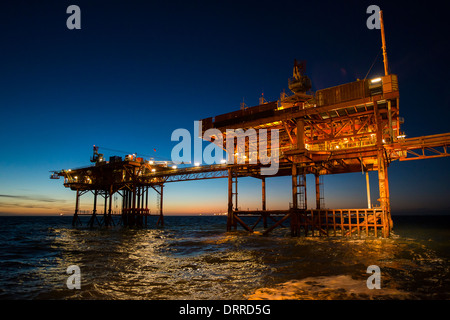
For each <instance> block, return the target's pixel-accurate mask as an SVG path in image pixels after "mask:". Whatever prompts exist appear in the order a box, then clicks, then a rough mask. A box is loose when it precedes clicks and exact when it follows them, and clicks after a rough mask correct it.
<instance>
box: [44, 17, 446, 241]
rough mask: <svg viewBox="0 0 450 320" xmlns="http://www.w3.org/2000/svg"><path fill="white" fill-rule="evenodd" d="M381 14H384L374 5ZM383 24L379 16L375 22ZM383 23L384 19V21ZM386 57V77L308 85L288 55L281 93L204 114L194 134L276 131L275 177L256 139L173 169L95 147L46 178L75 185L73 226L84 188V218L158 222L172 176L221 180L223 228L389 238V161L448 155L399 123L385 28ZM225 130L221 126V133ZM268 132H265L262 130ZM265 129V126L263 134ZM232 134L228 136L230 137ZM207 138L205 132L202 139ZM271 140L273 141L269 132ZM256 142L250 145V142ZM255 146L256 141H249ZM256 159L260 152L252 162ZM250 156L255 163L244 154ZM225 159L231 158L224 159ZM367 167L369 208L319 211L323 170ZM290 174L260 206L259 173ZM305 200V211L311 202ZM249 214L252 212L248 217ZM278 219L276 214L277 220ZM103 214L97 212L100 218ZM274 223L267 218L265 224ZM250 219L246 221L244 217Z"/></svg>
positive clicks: (437, 141) (436, 139)
mask: <svg viewBox="0 0 450 320" xmlns="http://www.w3.org/2000/svg"><path fill="white" fill-rule="evenodd" d="M381 18H382V13H381ZM381 22H382V20H381ZM383 28H384V27H383ZM382 40H383V56H384V62H385V75H384V76H382V77H380V78H376V79H371V80H368V79H365V80H358V81H355V82H352V83H347V84H343V85H340V86H336V87H332V88H326V89H322V90H318V91H316V92H315V93H313V92H311V90H310V89H311V83H310V80H309V78H308V77H307V76H306V75H305V74H304V70H305V67H304V63H297V61H295V63H294V71H293V77H292V78H290V79H289V89H290V90H291V91H292V92H293V94H292V95H290V96H288V95H286V94H285V93H283V94H281V96H280V99H279V100H277V101H273V102H265V100H264V99H261V101H260V102H261V103H260V104H259V105H258V106H255V107H249V108H247V107H245V105H243V106H242V108H241V110H238V111H234V112H230V113H226V114H222V115H218V116H215V117H210V118H206V119H203V120H202V122H201V123H202V126H201V132H200V133H199V134H201V137H202V138H203V137H204V136H203V134H204V133H205V131H206V130H208V129H217V130H218V131H220V133H221V134H222V136H223V143H224V144H225V142H226V140H227V134H230V132H231V131H230V129H242V130H243V132H247V133H248V132H250V131H251V130H250V129H255V131H253V132H256V135H258V133H257V132H258V129H277V130H278V133H279V146H278V147H277V148H275V147H273V146H269V152H270V153H271V154H272V155H273V154H276V155H277V157H276V158H277V160H276V161H278V162H277V164H278V166H279V169H278V171H277V173H276V174H275V175H271V176H264V175H261V168H262V167H264V165H262V164H261V162H260V161H259V160H260V159H259V158H258V154H256V155H255V154H252V153H251V152H249V150H259V148H261V146H260V145H259V144H258V141H259V140H258V139H250V137H249V138H247V139H246V140H245V150H246V151H245V152H238V151H240V150H237V149H236V148H235V149H234V154H230V153H229V154H228V156H229V157H234V160H235V161H233V162H232V163H231V161H228V163H223V164H215V165H207V166H204V165H202V166H193V167H188V168H176V167H172V166H171V165H170V164H168V163H167V162H155V161H147V160H144V159H142V158H136V157H135V156H134V155H128V156H126V157H125V159H123V160H122V158H121V157H111V158H110V160H109V161H105V159H103V155H102V154H100V153H98V147H95V146H94V155H93V157H92V159H91V161H92V162H93V163H94V164H93V165H91V166H87V167H83V168H78V169H72V170H61V171H55V172H54V174H53V175H52V178H59V177H64V186H65V187H68V188H70V189H72V190H75V191H76V202H75V213H74V217H73V225H76V224H78V223H80V220H79V215H80V214H81V212H80V210H79V203H80V197H81V195H83V194H85V193H86V192H92V193H93V194H94V205H93V210H92V212H89V213H88V214H89V215H90V216H91V218H90V220H89V222H88V225H90V226H93V225H94V224H95V223H97V224H99V225H105V226H109V225H112V224H114V219H113V216H116V215H118V216H120V217H121V219H120V220H119V221H120V222H121V223H122V224H123V225H125V226H141V225H144V224H145V225H147V217H149V216H152V215H156V216H157V217H158V219H157V225H164V216H163V189H164V184H165V183H169V182H177V181H188V180H201V179H214V178H227V179H228V209H227V230H232V229H233V228H234V229H236V228H237V224H240V225H241V226H242V227H243V228H244V229H245V230H247V231H249V232H253V230H254V229H255V227H256V226H257V225H258V223H259V222H260V221H261V220H262V221H263V224H264V229H265V230H264V232H263V234H268V233H269V232H271V231H272V230H273V229H274V228H276V227H278V226H282V225H283V223H285V222H287V221H289V223H290V229H291V234H292V235H293V236H298V235H305V236H315V235H338V234H339V235H344V236H345V235H353V234H358V235H361V234H365V235H367V236H369V235H370V236H371V235H374V236H379V235H381V236H382V237H388V236H389V234H390V230H391V229H392V227H393V222H392V218H391V207H390V194H389V180H388V167H389V164H390V163H391V162H392V161H395V160H399V161H407V160H419V159H428V158H436V157H445V156H449V155H450V154H449V153H448V146H449V145H450V133H447V134H439V135H432V136H422V137H418V138H408V139H407V138H405V134H404V133H403V132H402V131H401V128H400V125H401V124H402V123H403V119H402V118H401V117H400V112H399V87H398V78H397V76H396V75H395V74H389V73H388V67H387V56H386V46H385V40H384V33H382ZM227 130H228V131H227ZM267 132H268V133H270V130H267ZM269 136H270V134H269ZM229 138H230V139H233V141H234V140H235V139H236V137H235V135H234V136H233V135H232V136H230V137H229ZM207 140H208V141H213V140H212V139H207ZM268 140H269V141H270V139H268ZM252 144H256V145H252ZM252 147H253V148H254V149H252ZM255 157H256V158H257V159H256V161H255ZM252 158H253V161H250V159H252ZM229 160H230V158H229ZM361 171H363V172H365V173H366V179H367V188H368V190H367V194H368V208H361V209H325V208H323V205H322V204H321V199H322V198H323V196H322V195H321V188H320V186H321V179H320V177H321V176H323V175H329V174H338V173H350V172H361ZM369 171H377V172H378V186H379V197H378V199H377V200H378V204H377V205H373V204H372V201H371V200H370V190H369V181H368V178H369V176H368V172H369ZM307 174H313V175H314V176H315V194H316V203H315V209H311V206H308V204H307V201H306V199H307V195H306V175H307ZM273 176H291V177H292V202H291V203H290V207H289V210H267V208H266V184H265V182H266V178H269V177H273ZM239 177H255V178H258V179H260V180H261V198H262V206H261V207H262V210H258V211H241V210H239V207H238V204H237V200H238V192H237V182H238V178H239ZM150 189H152V190H153V191H155V192H156V194H157V197H158V212H157V213H154V214H151V213H150V210H149V209H148V198H149V190H150ZM116 194H117V195H120V196H121V198H122V208H121V210H119V212H117V211H115V210H113V209H112V197H113V195H116ZM98 196H100V197H103V199H104V210H103V215H101V214H98V213H97V198H98ZM308 208H309V209H308ZM246 216H254V217H256V218H257V220H256V221H255V222H254V223H253V224H252V225H249V223H248V220H245V219H246V218H245V217H246ZM276 217H277V218H278V220H277V219H275V218H276ZM99 218H100V220H99ZM269 220H270V222H271V223H272V225H270V226H269V224H268V222H269ZM246 221H247V222H246Z"/></svg>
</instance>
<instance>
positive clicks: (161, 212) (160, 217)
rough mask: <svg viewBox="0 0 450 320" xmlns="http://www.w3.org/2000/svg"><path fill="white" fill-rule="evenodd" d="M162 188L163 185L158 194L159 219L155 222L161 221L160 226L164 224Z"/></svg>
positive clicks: (162, 186)
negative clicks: (159, 198)
mask: <svg viewBox="0 0 450 320" xmlns="http://www.w3.org/2000/svg"><path fill="white" fill-rule="evenodd" d="M163 190H164V185H161V190H160V196H161V200H160V201H159V219H158V222H157V224H159V223H161V227H163V226H164V216H163Z"/></svg>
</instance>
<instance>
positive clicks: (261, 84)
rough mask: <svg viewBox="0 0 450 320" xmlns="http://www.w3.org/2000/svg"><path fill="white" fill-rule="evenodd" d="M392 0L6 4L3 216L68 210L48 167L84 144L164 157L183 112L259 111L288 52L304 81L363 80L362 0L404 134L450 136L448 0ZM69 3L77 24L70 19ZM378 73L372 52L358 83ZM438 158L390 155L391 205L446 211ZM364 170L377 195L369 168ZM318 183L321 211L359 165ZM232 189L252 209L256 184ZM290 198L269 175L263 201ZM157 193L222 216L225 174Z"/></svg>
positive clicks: (358, 196) (350, 187)
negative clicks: (376, 11) (302, 67)
mask: <svg viewBox="0 0 450 320" xmlns="http://www.w3.org/2000/svg"><path fill="white" fill-rule="evenodd" d="M393 2H394V1H383V2H381V1H378V2H374V1H370V2H369V1H213V0H211V1H158V2H156V1H124V0H118V1H111V0H110V1H80V0H72V1H16V0H7V1H4V2H2V6H1V9H0V26H1V27H0V40H1V47H0V48H1V49H0V66H1V67H0V68H1V69H0V70H1V72H0V137H1V149H0V155H1V156H0V214H10V213H14V214H59V213H61V212H62V213H65V214H68V215H69V214H71V213H73V210H74V206H75V193H74V192H73V191H70V190H68V189H66V188H64V186H63V181H62V180H50V179H49V176H50V172H49V171H51V170H61V169H69V168H76V167H81V166H86V165H90V162H89V159H90V157H91V155H92V146H93V145H98V146H100V147H105V148H109V149H116V150H123V151H127V152H130V153H137V154H138V156H139V155H141V156H143V157H144V158H148V156H153V157H155V158H156V159H167V160H170V154H171V150H172V148H173V147H174V146H175V144H176V142H172V141H171V134H172V132H173V131H174V130H175V129H178V128H186V129H188V130H190V131H191V132H192V131H193V128H194V120H200V119H202V118H207V117H211V116H215V115H218V114H222V113H226V112H231V111H235V110H238V109H239V106H240V103H241V102H242V100H243V99H244V100H245V103H246V104H247V105H248V106H253V105H257V104H258V99H259V97H260V96H261V93H264V97H265V98H266V99H267V100H269V101H273V100H277V99H278V98H279V96H280V93H281V92H282V91H283V89H285V90H286V91H288V88H287V87H288V78H289V77H291V76H292V67H293V61H294V59H297V60H306V61H307V65H306V74H307V75H308V76H309V77H310V79H311V82H312V86H313V90H318V89H322V88H326V87H331V86H335V85H339V84H343V83H347V82H352V81H355V80H356V79H357V78H360V79H363V78H364V77H365V76H366V74H367V72H368V71H369V69H370V67H371V65H372V63H373V61H374V59H375V58H376V57H377V55H378V54H379V52H380V49H381V37H380V31H379V30H369V29H368V28H367V26H366V20H367V18H368V17H369V14H367V13H366V9H367V7H368V6H369V5H371V4H377V5H378V6H379V7H380V8H381V9H382V10H383V12H384V19H385V28H386V41H387V51H388V58H389V66H390V70H391V72H392V73H394V74H397V75H398V78H399V87H400V116H401V117H404V118H405V123H404V124H403V127H402V130H403V131H405V133H406V135H407V137H417V136H421V135H431V134H439V133H447V132H450V130H449V129H450V126H449V118H450V96H449V94H448V92H449V88H450V75H449V72H448V71H449V69H450V68H449V67H450V59H449V58H448V55H449V53H448V52H449V51H448V50H449V48H450V39H449V37H448V34H449V31H450V27H449V25H448V11H447V10H446V8H447V6H445V5H444V4H445V2H439V3H435V4H432V5H431V4H430V5H428V4H429V3H427V2H422V3H421V5H420V6H419V5H415V3H416V2H410V1H395V4H393ZM72 4H75V5H78V6H79V7H80V9H81V29H80V30H76V29H74V30H69V29H68V28H67V27H66V20H67V18H68V17H69V16H70V14H67V13H66V9H67V7H68V6H69V5H72ZM427 5H428V6H427ZM380 75H383V62H382V55H381V54H379V55H378V59H377V60H376V63H375V65H374V66H373V68H372V70H371V72H370V73H369V76H368V78H375V77H377V76H380ZM204 145H206V144H204ZM154 150H156V151H154ZM99 151H100V152H101V153H104V154H105V156H106V157H107V158H109V156H112V155H120V156H122V157H123V156H124V154H123V153H117V152H112V151H108V150H107V149H103V150H102V148H100V150H99ZM449 166H450V158H439V159H429V160H420V161H406V162H393V163H391V165H390V167H389V182H390V196H391V206H392V211H393V215H395V214H404V213H408V212H414V213H417V212H421V213H432V212H439V213H445V212H447V213H450V203H449V200H448V199H449V195H450V187H449V180H450V170H449V169H448V167H449ZM370 179H371V187H372V201H374V199H376V198H377V194H378V188H377V180H376V179H377V174H376V172H372V173H371V174H370ZM307 182H308V196H309V197H308V201H309V204H310V206H311V205H313V204H314V191H313V190H314V183H313V177H308V180H307ZM324 182H325V187H324V191H325V192H324V195H325V206H326V207H328V208H363V207H365V206H366V205H367V201H366V189H365V176H364V175H362V174H361V173H353V174H345V175H342V174H341V175H335V176H325V177H324ZM239 192H240V193H239V196H240V197H239V205H240V206H241V207H242V209H247V208H249V209H256V208H259V209H261V198H260V197H261V196H260V181H259V180H257V179H254V178H245V179H241V180H240V184H239ZM290 192H291V182H290V178H289V177H282V178H272V179H268V180H267V207H268V209H287V208H288V205H289V202H290V201H291V193H290ZM151 195H152V198H151V207H150V208H151V209H153V210H155V208H156V194H155V193H154V192H153V193H151ZM164 195H165V197H164V211H165V213H166V214H187V213H191V214H192V213H217V212H225V211H226V206H227V196H226V195H227V180H226V179H217V180H204V181H196V182H178V183H169V184H166V186H165V189H164ZM91 199H92V197H91V196H88V195H86V196H83V197H82V198H81V209H91V207H92V200H91Z"/></svg>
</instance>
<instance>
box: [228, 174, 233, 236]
mask: <svg viewBox="0 0 450 320" xmlns="http://www.w3.org/2000/svg"><path fill="white" fill-rule="evenodd" d="M232 224H233V171H232V170H231V168H228V215H227V231H231V226H232Z"/></svg>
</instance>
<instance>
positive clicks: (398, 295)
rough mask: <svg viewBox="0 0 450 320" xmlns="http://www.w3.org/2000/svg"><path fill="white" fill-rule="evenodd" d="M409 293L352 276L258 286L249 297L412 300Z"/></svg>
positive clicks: (262, 298) (336, 276) (273, 298)
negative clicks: (377, 286) (370, 284)
mask: <svg viewBox="0 0 450 320" xmlns="http://www.w3.org/2000/svg"><path fill="white" fill-rule="evenodd" d="M408 297H409V294H408V293H407V292H403V291H399V290H397V289H392V288H383V285H381V289H369V288H367V284H366V280H364V279H362V280H355V279H353V278H352V277H351V276H350V275H335V276H322V277H308V278H305V279H302V280H291V281H288V282H284V283H281V284H278V285H276V286H275V287H272V288H261V289H257V290H256V291H255V292H254V293H253V294H252V295H250V296H248V297H247V298H248V299H249V300H266V299H267V300H371V299H374V300H375V299H408Z"/></svg>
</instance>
